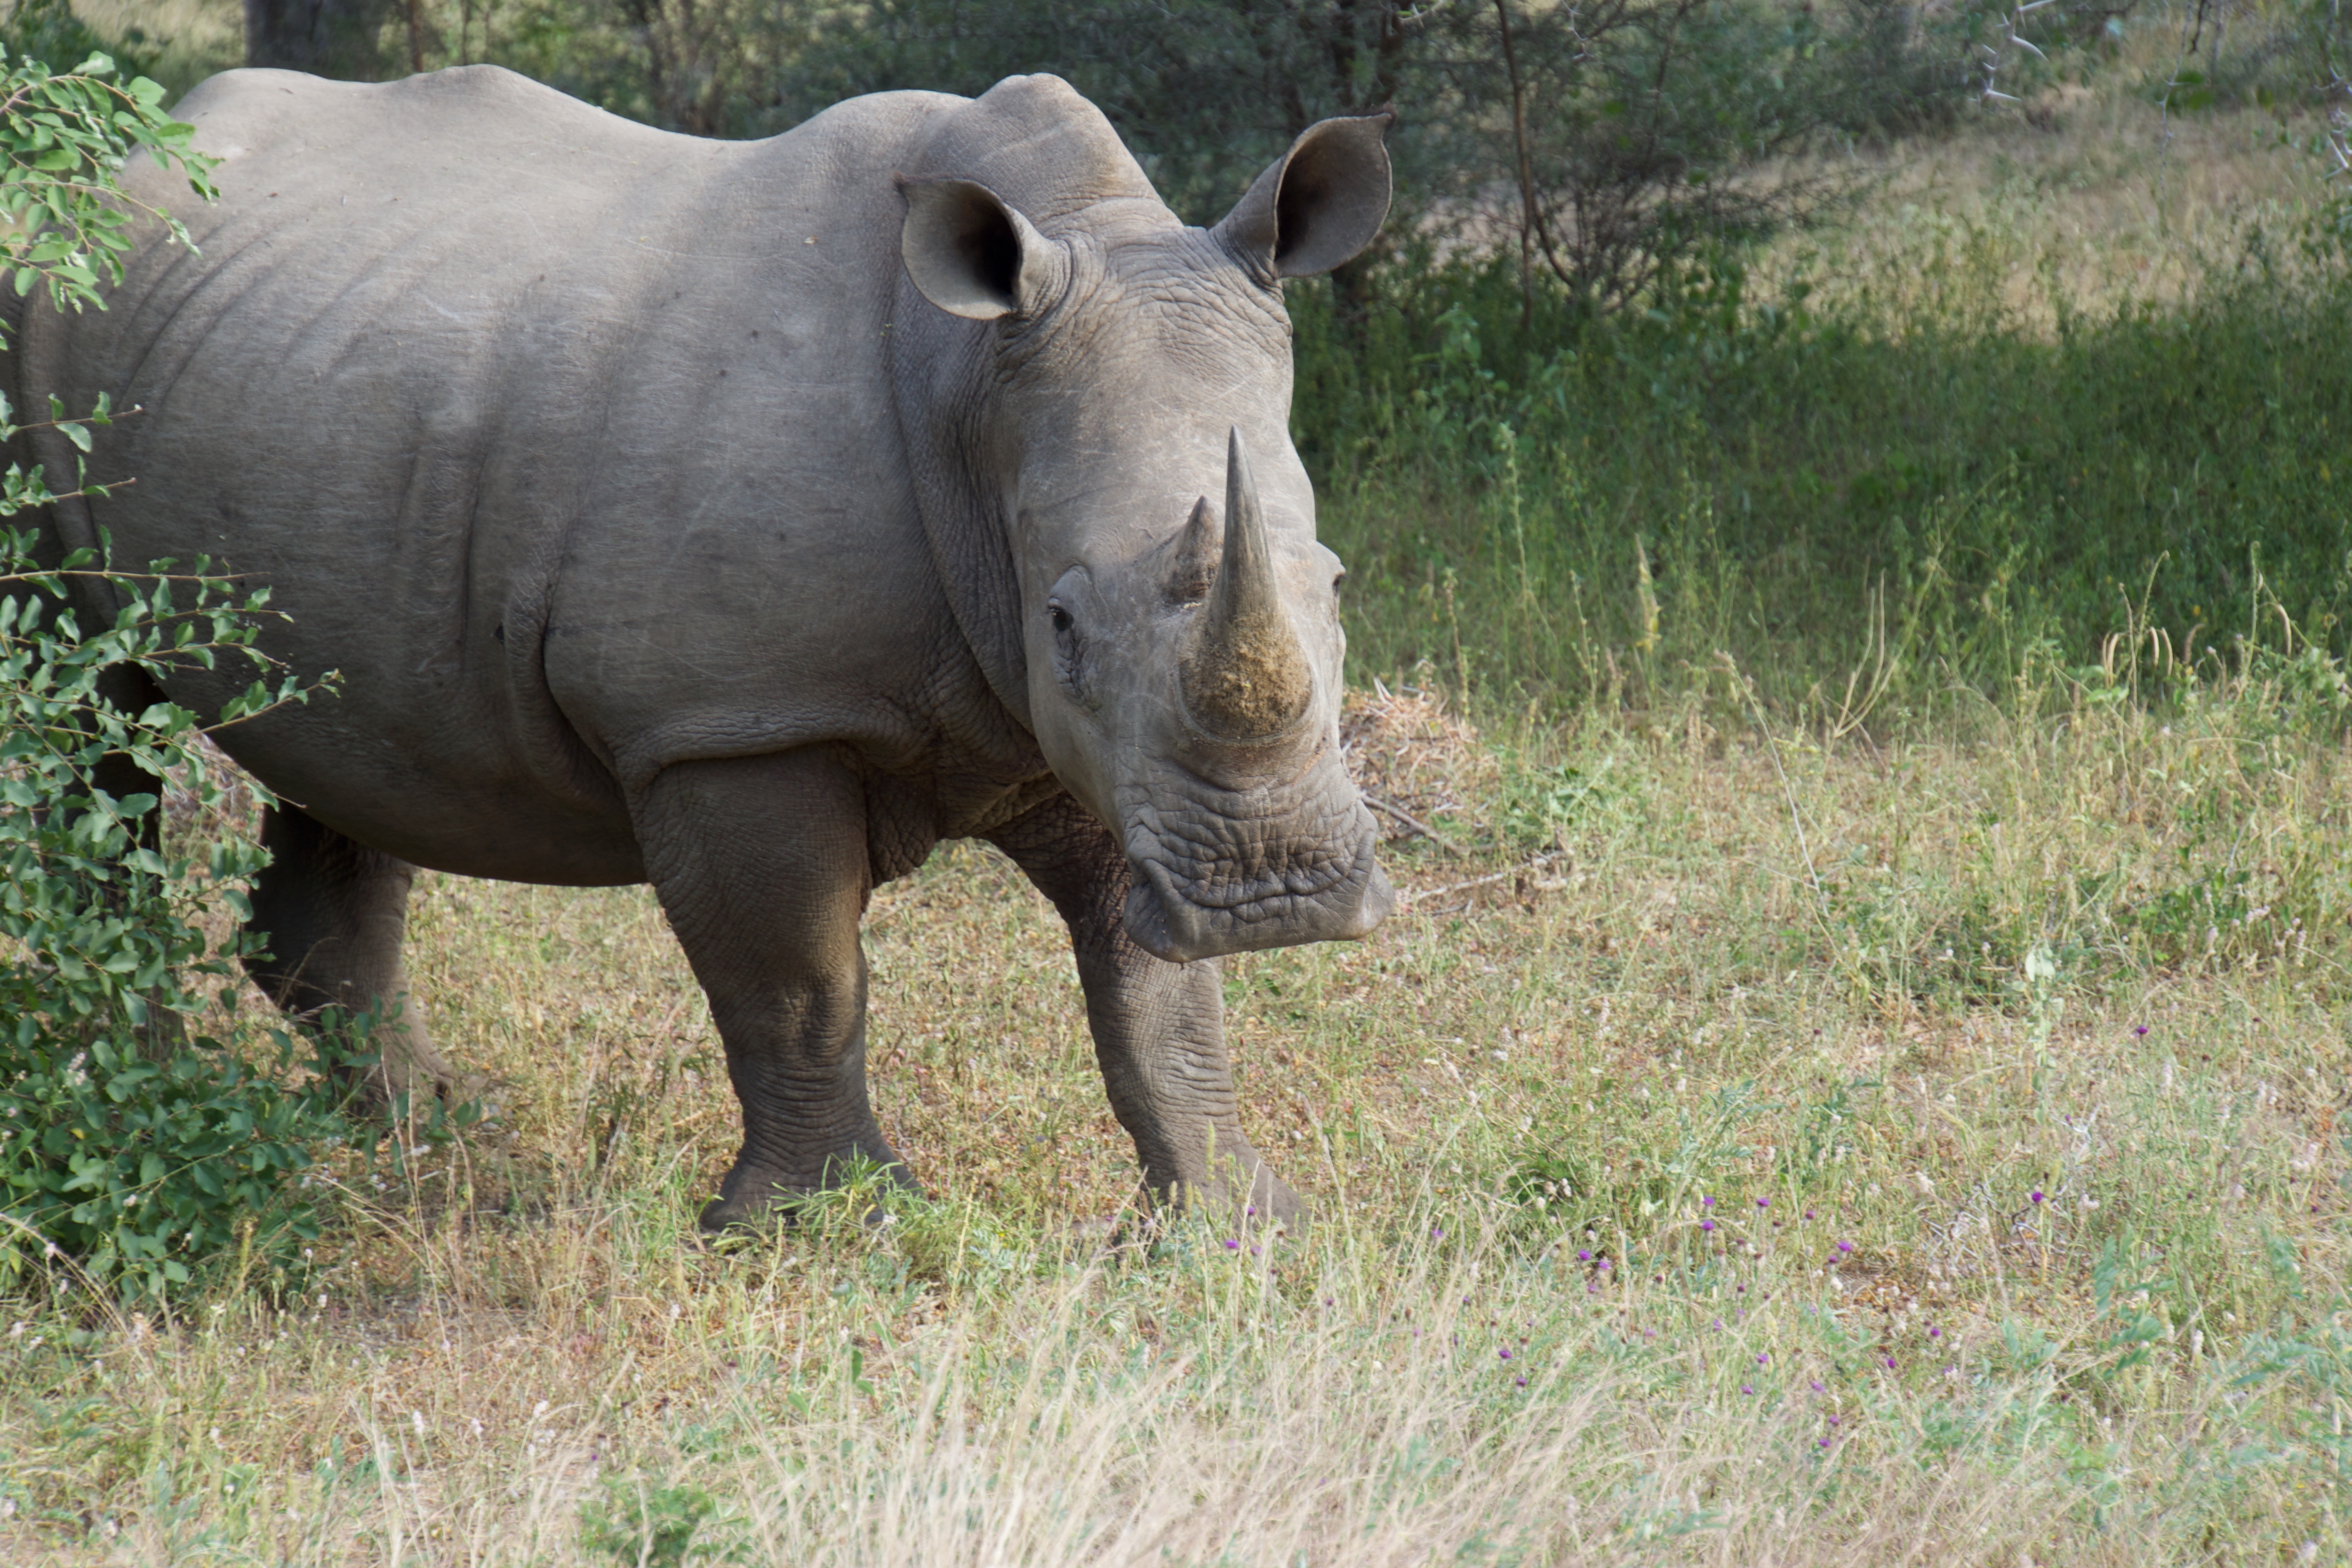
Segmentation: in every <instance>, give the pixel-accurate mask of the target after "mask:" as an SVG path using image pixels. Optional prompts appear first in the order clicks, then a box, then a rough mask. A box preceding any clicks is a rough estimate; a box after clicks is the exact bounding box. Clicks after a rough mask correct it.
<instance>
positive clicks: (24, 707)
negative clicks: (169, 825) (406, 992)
mask: <svg viewBox="0 0 2352 1568" xmlns="http://www.w3.org/2000/svg"><path fill="white" fill-rule="evenodd" d="M0 64H5V61H0ZM113 74H114V67H113V64H112V62H111V61H110V60H108V59H107V58H105V57H103V56H93V57H91V58H89V60H87V61H85V62H84V64H83V65H82V67H81V68H80V69H79V71H76V72H73V73H70V74H68V75H63V76H59V75H53V74H52V73H51V72H50V70H49V68H47V66H45V65H43V64H42V63H41V62H40V61H38V60H37V59H25V60H19V61H17V62H15V63H14V64H11V65H8V66H7V68H6V71H5V104H4V105H0V155H4V156H5V169H0V211H5V214H6V216H8V218H9V219H11V220H12V223H13V226H12V227H11V228H10V229H9V230H8V231H7V232H6V233H5V236H0V263H5V267H6V268H7V270H8V272H9V275H10V278H9V280H10V283H11V284H12V285H13V287H14V289H15V290H16V293H17V294H18V295H19V296H25V295H29V294H32V293H33V292H34V291H35V289H43V290H44V292H45V293H46V295H47V299H48V300H49V301H50V303H51V304H53V305H54V306H55V307H56V308H58V309H60V310H64V309H75V310H79V309H82V308H84V307H85V306H91V305H97V306H100V307H101V308H102V306H103V301H102V300H100V296H99V292H98V291H99V289H100V286H101V284H103V283H104V282H106V281H109V280H113V279H120V277H121V262H120V258H121V255H122V254H123V253H124V252H125V251H126V250H127V249H128V248H129V247H130V243H131V242H130V240H129V239H128V238H127V237H126V235H125V232H124V230H125V228H126V226H127V225H128V223H129V221H130V211H129V210H126V206H125V205H124V204H123V203H122V202H121V199H120V193H119V191H118V190H117V189H116V179H115V176H116V175H117V174H118V173H119V172H120V171H121V167H122V163H123V160H124V158H125V157H126V156H128V155H129V154H131V153H132V152H133V151H134V150H140V149H143V150H145V151H146V152H148V153H151V154H152V155H153V156H155V157H157V158H158V159H160V160H163V161H164V162H166V163H178V164H179V165H180V166H181V167H182V168H183V169H184V170H185V171H186V172H187V174H189V176H190V178H191V180H192V181H193V182H194V184H195V185H196V187H197V189H198V190H200V191H203V190H206V189H207V188H208V187H206V186H205V183H204V174H205V169H206V167H207V161H206V160H205V159H203V158H202V157H201V156H199V155H198V154H196V153H194V152H193V150H192V148H191V146H190V143H189V128H188V127H187V126H185V125H182V124H178V123H176V122H174V121H172V120H170V119H169V118H168V117H167V116H165V115H164V114H163V111H162V110H161V108H160V107H159V106H160V104H161V102H162V99H163V90H162V89H160V88H158V87H157V86H156V85H155V84H154V83H153V82H152V81H148V80H145V79H138V80H134V81H131V82H130V83H128V84H120V83H117V82H115V81H113V80H112V79H111V78H112V76H113ZM131 210H135V204H131ZM165 221H166V223H167V224H168V223H169V220H168V219H166V220H165ZM170 228H171V233H172V234H173V236H174V237H176V238H178V239H180V240H182V241H183V242H184V241H185V238H186V236H185V234H184V231H182V230H180V229H179V228H178V227H177V226H176V225H171V226H170ZM49 415H50V417H49V418H48V420H47V421H45V422H44V423H45V424H46V425H47V426H50V427H54V428H56V429H58V430H59V431H61V432H62V433H63V434H64V435H65V436H66V437H68V439H69V440H70V441H71V442H72V443H73V444H74V445H75V446H76V447H79V448H80V449H81V450H83V451H88V450H89V426H90V425H91V424H104V423H107V422H108V421H109V419H110V410H109V409H108V407H107V405H106V404H105V403H104V402H103V400H101V401H100V404H99V405H98V406H97V407H96V408H94V409H92V410H91V411H90V412H89V415H87V416H84V417H82V418H79V419H69V418H67V417H66V415H65V410H64V409H63V408H62V407H60V406H58V405H57V403H56V401H55V400H54V399H52V400H51V404H50V408H49ZM25 428H26V426H20V425H17V424H16V423H15V421H14V416H13V412H12V410H10V408H9V407H8V405H7V404H6V401H5V398H0V441H14V440H15V439H16V437H18V436H19V435H20V434H21V432H22V431H23V430H24V429H25ZM89 493H93V494H99V493H103V491H102V489H100V487H95V486H91V487H89ZM57 499H58V498H57V497H56V496H55V495H54V494H53V493H52V491H51V489H50V487H49V485H48V483H47V479H46V477H45V476H44V475H43V473H42V472H41V470H40V469H39V468H32V469H30V470H27V469H26V468H24V467H23V466H22V465H14V466H11V467H10V468H9V469H8V471H7V473H6V474H5V476H4V477H0V517H9V516H15V515H16V514H18V513H20V512H23V511H26V510H31V509H34V508H38V507H41V506H45V505H47V504H48V503H50V502H52V501H54V500H57ZM39 550H40V539H39V536H38V535H37V532H35V531H30V530H16V529H6V530H0V1214H4V1215H5V1219H6V1221H7V1224H6V1226H5V1239H0V1281H5V1282H9V1283H13V1282H16V1280H18V1279H20V1278H22V1277H23V1276H24V1275H25V1274H26V1272H27V1271H28V1270H32V1269H39V1268H46V1267H47V1263H48V1261H49V1260H50V1259H51V1258H58V1257H60V1256H62V1257H64V1258H69V1259H71V1260H72V1261H73V1263H74V1265H75V1266H76V1267H77V1268H79V1269H80V1270H81V1272H82V1274H83V1275H84V1277H85V1278H87V1279H89V1280H90V1281H91V1282H92V1283H94V1284H97V1285H100V1286H102V1287H105V1288H108V1289H114V1290H118V1291H120V1292H121V1293H123V1294H126V1295H131V1296H147V1297H154V1296H162V1295H166V1294H168V1293H170V1292H172V1291H173V1290H174V1289H178V1288H180V1287H183V1286H185V1285H187V1284H189V1283H190V1282H191V1281H192V1280H193V1279H194V1277H195V1276H194V1269H193V1268H192V1264H194V1263H197V1262H200V1261H201V1260H203V1259H205V1258H211V1257H215V1256H218V1255H220V1254H223V1253H225V1252H226V1251H227V1250H228V1249H229V1248H231V1247H236V1248H238V1249H239V1251H240V1252H241V1254H242V1256H244V1257H245V1258H246V1259H247V1263H248V1264H251V1263H253V1262H256V1261H258V1262H260V1263H262V1264H264V1265H265V1266H283V1265H286V1264H289V1263H290V1262H291V1261H292V1260H293V1254H294V1252H295V1251H296V1249H297V1248H298V1247H299V1242H300V1241H302V1240H304V1239H308V1238H309V1237H314V1236H315V1235H316V1234H317V1222H316V1218H315V1215H313V1214H312V1213H311V1211H310V1208H309V1207H308V1206H307V1205H305V1204H304V1203H303V1202H302V1201H301V1200H300V1198H299V1192H298V1190H297V1189H294V1188H293V1187H292V1185H291V1179H292V1178H295V1177H297V1176H298V1175H299V1173H301V1172H302V1171H304V1170H305V1169H306V1168H307V1167H308V1166H309V1165H310V1163H311V1160H312V1158H313V1149H314V1146H315V1145H316V1144H317V1143H318V1142H320V1140H322V1139H325V1138H330V1137H332V1136H335V1135H337V1134H338V1133H340V1132H341V1131H343V1130H344V1124H343V1123H342V1122H341V1120H340V1118H339V1117H338V1116H337V1114H336V1112H337V1106H338V1100H339V1099H340V1095H341V1091H340V1089H338V1088H337V1087H336V1086H337V1082H338V1079H337V1077H336V1074H335V1070H334V1069H335V1068H337V1067H338V1066H339V1065H340V1066H349V1065H351V1058H352V1054H353V1047H352V1044H351V1039H352V1031H348V1030H345V1029H342V1028H339V1027H336V1026H330V1027H328V1028H326V1029H324V1030H323V1031H321V1032H320V1034H319V1035H317V1036H316V1037H313V1041H314V1043H313V1044H311V1045H310V1046H308V1047H304V1049H305V1050H306V1052H308V1053H310V1054H311V1056H312V1060H311V1061H310V1067H311V1068H313V1069H314V1075H313V1076H312V1077H310V1078H309V1079H305V1080H302V1081H300V1082H299V1083H296V1082H289V1081H287V1079H288V1078H289V1075H288V1074H287V1073H286V1072H285V1071H283V1070H280V1071H279V1072H278V1073H276V1074H269V1073H256V1072H255V1071H253V1070H252V1068H250V1067H249V1066H248V1065H247V1063H246V1062H245V1061H244V1060H243V1059H242V1058H240V1056H239V1054H238V1052H237V1051H236V1049H234V1048H233V1047H234V1045H235V1044H236V1042H235V1041H221V1040H216V1039H213V1038H209V1037H197V1038H187V1037H185V1026H184V1017H185V1016H189V1015H193V1014H195V1013H196V1012H198V1011H199V1010H200V1009H201V1007H202V1005H203V996H202V994H201V987H202V986H203V985H204V984H205V981H207V980H210V979H217V980H220V981H222V982H224V984H225V985H226V986H227V987H234V986H235V985H236V984H237V982H238V979H239V976H238V974H237V969H236V964H237V961H238V960H239V959H240V958H241V957H242V956H244V955H245V953H247V952H248V951H249V950H250V949H251V948H252V947H253V946H254V945H255V944H256V939H255V938H253V937H251V936H248V935H245V934H235V935H231V936H229V937H228V938H226V939H225V940H222V941H219V942H215V941H214V940H213V939H212V938H211V937H210V936H209V935H208V934H207V931H206V930H205V913H206V909H207V905H208V902H209V901H210V900H212V899H214V898H215V897H217V898H218V899H219V900H220V901H221V902H224V903H226V904H227V905H229V906H230V907H231V908H232V909H233V910H235V911H236V913H238V914H244V913H246V912H247V910H246V909H245V907H244V900H243V898H242V895H241V894H240V893H238V892H237V891H236V885H237V884H238V883H239V882H241V881H243V880H244V879H248V878H250V877H251V876H252V875H253V874H254V873H255V872H257V870H258V869H259V868H260V867H261V866H262V864H263V863H264V861H265V859H266V856H265V854H264V852H263V851H262V849H261V848H260V847H259V846H258V845H256V844H254V843H251V842H250V841H248V840H247V839H246V838H244V837H239V836H237V835H236V834H234V833H231V834H226V835H223V836H221V837H217V838H216V839H215V841H214V842H212V843H210V844H208V845H205V846H204V847H203V849H202V852H201V854H200V855H196V856H190V855H186V854H170V855H167V854H166V852H165V845H164V840H163V833H162V832H161V824H162V803H161V801H160V800H159V799H158V798H157V797H156V795H153V794H152V793H131V794H127V795H116V794H110V793H109V791H108V790H107V789H106V788H104V787H103V786H102V784H101V782H100V781H101V779H103V778H106V777H109V776H112V777H114V778H117V779H119V778H121V776H123V770H122V768H121V763H122V762H123V761H124V760H128V761H130V762H132V763H136V764H137V766H138V768H139V769H140V770H141V771H142V772H143V773H145V774H146V775H148V776H149V777H152V778H158V779H160V778H165V777H172V778H175V779H177V780H179V781H181V784H182V787H183V788H184V789H185V790H186V792H187V793H188V795H190V796H191V797H192V799H193V801H194V805H195V806H196V807H197V809H198V811H199V813H202V814H213V813H215V812H216V810H217V808H218V807H219V806H220V805H222V803H223V800H224V796H225V795H226V791H227V789H228V780H227V779H226V777H225V776H224V771H223V770H222V768H221V767H220V766H219V765H218V763H217V760H216V757H215V755H212V754H208V752H207V750H206V748H205V746H204V744H203V733H204V731H203V729H202V728H201V727H200V725H199V723H198V721H197V717H196V715H195V714H194V713H193V712H191V711H189V710H187V709H185V708H182V707H180V706H178V705H176V704H174V703H170V702H161V703H157V704H155V705H153V706H152V707H149V708H147V709H146V710H143V711H142V712H136V713H132V712H126V711H123V710H121V709H120V708H118V707H116V706H115V705H114V704H113V703H112V702H110V700H108V695H107V694H108V691H109V689H110V686H111V684H112V682H113V681H114V680H116V679H120V674H121V672H124V671H128V670H133V669H136V670H142V671H145V672H146V673H147V674H149V675H150V676H156V677H160V676H162V675H163V674H165V673H166V672H167V671H168V670H170V669H172V668H175V667H178V668H185V667H187V666H190V665H200V666H203V667H205V668H214V667H215V665H216V664H217V663H218V662H219V661H221V660H223V659H245V660H247V661H250V662H251V663H252V664H253V665H254V667H255V668H256V672H257V679H255V680H254V681H253V682H252V683H251V684H250V685H249V686H248V687H247V689H246V690H245V691H244V692H243V693H242V694H241V695H240V696H238V697H237V698H236V699H235V700H232V701H231V702H230V703H228V704H227V706H226V709H225V710H224V711H223V712H222V713H221V714H220V716H219V722H221V723H224V724H232V723H236V722H237V721H240V720H242V719H246V718H249V717H251V716H252V715H253V714H255V713H257V712H260V711H262V710H265V709H268V708H270V707H273V706H275V705H277V704H278V703H281V702H285V701H289V700H299V699H301V698H303V697H304V696H306V695H307V692H306V691H305V689H303V688H302V687H301V686H300V684H299V682H298V681H297V680H296V679H293V678H292V677H290V676H287V675H285V674H283V673H282V672H280V671H278V670H276V669H275V668H272V667H271V666H270V664H269V662H268V659H267V658H265V657H264V656H263V655H262V654H261V653H260V651H259V649H258V648H257V647H256V646H255V639H256V637H257V634H258V630H259V622H258V621H257V618H256V617H257V616H258V615H260V614H261V613H262V611H263V606H264V605H265V604H266V603H267V599H268V595H267V593H266V592H257V591H248V590H245V589H241V588H239V587H238V586H237V585H236V584H234V583H232V582H231V581H229V580H228V579H226V577H222V576H219V575H216V574H211V573H210V571H209V563H207V562H205V561H202V560H199V561H197V562H195V563H193V570H191V571H188V572H184V573H182V572H177V571H175V570H174V565H175V563H172V562H169V561H164V562H158V563H154V565H153V566H152V567H151V569H150V570H149V571H148V572H147V573H144V574H126V573H121V572H117V571H113V570H111V569H110V567H109V565H108V563H105V562H104V561H102V560H100V559H99V558H97V556H96V554H95V552H89V551H80V552H74V553H72V554H70V555H68V556H66V557H65V558H63V559H62V560H59V559H57V558H55V556H54V554H52V555H51V556H50V558H49V559H48V560H47V561H44V559H43V558H42V556H41V554H40V553H39ZM69 589H72V590H74V591H73V592H69V591H68V590H69ZM109 602H110V603H111V604H112V605H113V610H112V614H111V615H110V616H89V614H88V612H87V611H86V610H85V611H77V610H76V609H75V608H73V607H72V606H73V605H76V604H79V605H84V606H88V605H93V604H105V603H109ZM360 1033H361V1034H362V1036H363V1033H364V1031H360ZM275 1040H276V1056H277V1061H276V1062H275V1063H274V1064H273V1065H274V1066H275V1067H277V1068H280V1069H285V1068H291V1067H292V1066H293V1065H294V1063H293V1060H292V1058H293V1057H294V1056H295V1054H296V1050H297V1047H295V1045H294V1043H293V1040H292V1038H291V1037H289V1036H288V1035H286V1034H284V1033H283V1032H278V1033H277V1034H276V1035H275Z"/></svg>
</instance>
